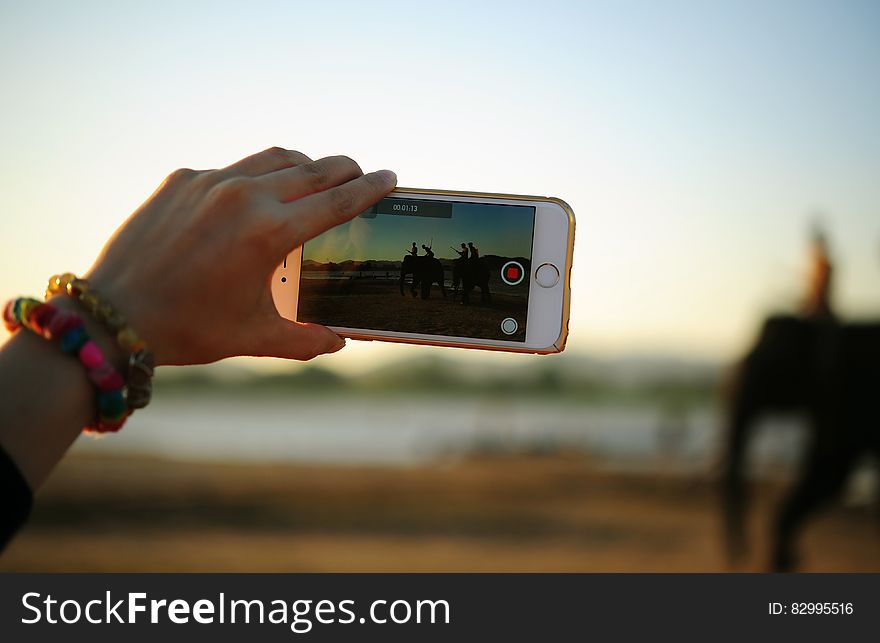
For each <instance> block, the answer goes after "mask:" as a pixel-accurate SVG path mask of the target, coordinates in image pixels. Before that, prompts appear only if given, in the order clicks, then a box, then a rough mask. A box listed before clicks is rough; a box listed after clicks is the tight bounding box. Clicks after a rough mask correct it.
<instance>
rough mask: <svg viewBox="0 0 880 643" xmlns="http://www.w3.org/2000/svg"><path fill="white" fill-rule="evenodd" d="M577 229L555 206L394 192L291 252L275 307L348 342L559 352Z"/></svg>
mask: <svg viewBox="0 0 880 643" xmlns="http://www.w3.org/2000/svg"><path fill="white" fill-rule="evenodd" d="M574 225H575V222H574V213H573V212H572V210H571V208H570V207H569V206H568V205H567V204H566V203H565V202H563V201H561V200H559V199H555V198H550V197H533V196H517V195H508V194H483V193H476V192H452V191H446V190H417V189H410V188H398V189H396V190H394V191H393V192H392V193H390V194H389V195H388V196H387V197H385V198H384V199H382V200H381V201H380V202H379V203H377V204H376V205H374V206H373V207H372V208H370V209H369V210H367V211H366V212H363V213H361V214H360V215H358V216H357V217H355V218H354V219H352V220H351V221H349V222H348V223H344V224H342V225H340V226H337V227H335V228H333V229H331V230H328V231H327V232H325V233H323V234H321V235H319V236H318V237H315V238H314V239H312V240H310V241H308V242H306V243H305V244H304V245H303V246H302V247H300V248H296V249H294V250H293V251H292V252H291V253H290V254H289V255H288V256H287V258H286V259H285V261H284V263H282V265H280V266H279V267H278V268H277V270H276V271H275V274H274V275H273V277H272V296H273V298H274V300H275V306H276V307H277V308H278V312H279V313H280V314H281V315H282V316H283V317H285V318H287V319H291V320H296V321H303V322H315V323H319V324H323V325H325V326H329V327H330V328H331V329H332V330H334V331H335V332H336V333H338V334H339V335H341V336H343V337H349V338H352V339H361V340H380V341H390V342H407V343H412V344H428V345H432V346H455V347H459V348H482V349H489V350H501V351H512V352H523V353H558V352H561V351H562V350H563V349H564V347H565V341H566V338H567V336H568V314H569V304H570V299H571V288H570V283H569V281H570V276H571V262H572V252H573V248H574Z"/></svg>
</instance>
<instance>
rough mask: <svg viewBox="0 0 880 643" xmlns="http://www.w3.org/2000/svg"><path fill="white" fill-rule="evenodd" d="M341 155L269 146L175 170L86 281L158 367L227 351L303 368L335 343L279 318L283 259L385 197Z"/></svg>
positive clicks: (378, 178) (386, 174)
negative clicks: (274, 289)
mask: <svg viewBox="0 0 880 643" xmlns="http://www.w3.org/2000/svg"><path fill="white" fill-rule="evenodd" d="M396 181H397V178H396V176H395V175H394V173H393V172H390V171H388V170H381V171H379V172H373V173H370V174H363V172H361V169H360V167H358V165H357V163H355V162H354V161H352V160H351V159H350V158H347V157H344V156H331V157H328V158H324V159H320V160H318V161H312V160H311V159H310V158H309V157H307V156H305V155H304V154H300V153H299V152H293V151H289V150H285V149H281V148H277V147H275V148H271V149H268V150H265V151H263V152H260V153H258V154H255V155H253V156H249V157H248V158H245V159H243V160H241V161H238V162H237V163H234V164H232V165H230V166H229V167H226V168H224V169H221V170H206V171H200V172H197V171H194V170H177V171H175V172H173V173H172V174H171V175H170V176H169V177H168V178H167V179H166V180H165V182H164V183H162V185H161V186H160V187H159V189H158V190H156V192H155V193H154V194H153V195H152V196H151V197H150V198H149V199H147V201H146V202H145V203H144V204H143V205H142V206H141V207H140V208H139V209H138V210H137V211H135V213H134V214H132V215H131V217H129V219H128V220H127V221H126V222H125V223H124V224H123V225H122V226H121V227H120V228H119V229H118V230H117V231H116V233H115V234H114V235H113V237H111V239H110V241H109V242H108V243H107V245H106V246H105V247H104V249H103V251H102V252H101V255H100V256H99V257H98V260H97V261H96V262H95V265H94V266H93V267H92V269H91V270H90V271H89V273H88V274H87V275H86V276H87V277H88V279H89V281H90V282H91V283H92V286H93V287H94V288H95V289H96V290H97V291H98V292H100V293H101V294H102V295H103V296H104V297H106V299H107V300H108V301H109V302H111V303H112V304H113V305H114V307H116V309H117V310H118V311H119V312H120V313H121V314H122V315H124V316H125V317H126V319H127V320H128V322H129V323H130V324H131V326H132V327H133V328H134V329H135V330H136V331H137V332H138V333H139V334H140V335H141V336H142V337H143V338H144V339H145V340H146V342H147V343H148V344H149V346H150V348H151V350H152V351H153V352H154V354H155V357H156V363H157V364H200V363H207V362H213V361H216V360H218V359H222V358H224V357H230V356H233V355H268V356H274V357H284V358H292V359H300V360H307V359H311V358H313V357H315V356H317V355H321V354H322V353H330V352H334V351H337V350H339V349H340V348H342V347H343V346H344V345H345V342H344V340H343V339H341V338H340V337H338V336H337V335H336V334H334V333H333V332H332V331H330V330H329V329H328V328H326V327H324V326H320V325H318V324H301V323H296V322H291V321H289V320H286V319H284V318H282V317H281V316H280V315H279V314H278V312H277V311H276V309H275V305H274V303H273V301H272V295H271V291H270V279H271V277H272V273H273V271H274V270H275V268H276V266H278V264H279V263H281V261H282V260H283V258H284V257H285V255H287V253H289V252H290V251H291V250H292V249H294V248H296V247H297V246H300V245H302V244H303V243H304V242H305V241H308V240H309V239H311V238H312V237H314V236H316V235H318V234H320V233H321V232H324V231H325V230H327V229H328V228H331V227H333V226H335V225H338V224H340V223H344V222H345V221H348V220H349V219H351V218H353V217H354V216H356V215H357V214H358V213H360V212H363V211H364V210H366V209H367V208H368V207H370V206H371V205H373V204H374V203H376V202H377V201H379V200H380V199H381V198H382V197H384V196H385V195H386V194H388V192H390V191H391V190H392V189H394V186H395V184H396Z"/></svg>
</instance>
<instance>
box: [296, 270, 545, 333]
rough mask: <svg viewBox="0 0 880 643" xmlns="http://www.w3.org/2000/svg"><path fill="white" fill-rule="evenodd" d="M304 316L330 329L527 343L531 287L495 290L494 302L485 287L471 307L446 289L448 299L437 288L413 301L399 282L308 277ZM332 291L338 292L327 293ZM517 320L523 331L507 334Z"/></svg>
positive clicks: (302, 307) (301, 314)
mask: <svg viewBox="0 0 880 643" xmlns="http://www.w3.org/2000/svg"><path fill="white" fill-rule="evenodd" d="M302 284H303V285H302V288H303V290H302V293H303V294H302V299H301V303H300V309H299V313H298V318H299V319H300V320H301V321H313V322H319V323H322V324H325V325H327V326H347V327H353V326H354V327H357V328H370V329H373V330H391V331H401V332H413V333H433V334H438V335H451V336H456V337H481V338H488V339H505V340H518V341H523V340H525V317H526V313H527V311H528V298H527V296H526V295H527V289H526V291H525V292H524V291H523V289H522V288H517V289H515V290H513V289H511V288H509V287H507V290H506V291H505V290H504V289H502V288H492V287H491V286H490V290H492V294H491V302H490V303H484V302H481V299H480V291H479V289H475V290H474V291H473V292H472V293H471V303H470V305H468V306H465V305H463V304H462V303H461V296H460V295H459V296H458V297H454V296H453V291H452V289H451V288H449V287H447V288H446V291H447V292H446V294H447V296H446V297H445V298H444V297H443V294H442V293H441V291H440V288H439V287H438V286H437V285H436V284H434V286H433V287H432V288H431V293H430V297H429V298H428V299H422V298H421V297H415V298H414V297H412V295H411V294H410V285H409V284H408V283H407V284H404V293H405V294H404V295H401V294H400V286H399V282H398V281H397V280H396V279H350V280H323V279H304V280H303V281H302ZM328 287H332V289H333V292H334V294H326V293H327V292H328V290H326V289H327V288H328ZM506 317H513V318H514V319H516V320H517V322H518V323H519V325H520V329H519V331H518V332H516V333H514V334H513V335H505V334H504V333H502V332H501V321H502V320H503V319H505V318H506Z"/></svg>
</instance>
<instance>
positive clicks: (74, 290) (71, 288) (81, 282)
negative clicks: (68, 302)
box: [67, 279, 89, 298]
mask: <svg viewBox="0 0 880 643" xmlns="http://www.w3.org/2000/svg"><path fill="white" fill-rule="evenodd" d="M88 289H89V282H88V281H86V280H85V279H72V280H71V281H70V283H69V284H67V294H68V295H70V296H71V297H74V298H78V297H82V295H83V293H85V292H86V291H88Z"/></svg>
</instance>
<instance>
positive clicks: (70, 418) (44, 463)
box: [0, 297, 124, 490]
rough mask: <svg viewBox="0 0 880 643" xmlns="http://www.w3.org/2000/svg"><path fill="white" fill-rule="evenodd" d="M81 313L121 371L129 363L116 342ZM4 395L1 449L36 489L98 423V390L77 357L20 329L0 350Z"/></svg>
mask: <svg viewBox="0 0 880 643" xmlns="http://www.w3.org/2000/svg"><path fill="white" fill-rule="evenodd" d="M52 303H53V304H54V305H56V306H58V307H59V308H62V307H63V308H71V309H77V305H76V303H75V302H74V301H73V300H71V299H69V298H68V297H56V298H55V299H53V300H52ZM77 310H78V309H77ZM78 312H80V314H81V315H82V316H83V320H84V322H85V326H86V329H87V331H88V334H89V336H90V337H91V338H92V339H93V340H94V341H95V342H96V343H98V345H99V346H100V347H101V349H102V350H103V351H104V354H105V355H106V356H107V358H108V359H110V360H112V363H113V364H114V366H116V367H117V368H120V367H122V366H123V364H120V361H124V358H123V356H122V355H121V353H120V351H119V350H118V349H117V348H116V347H115V345H114V342H113V341H112V338H110V337H109V335H108V334H107V332H106V331H105V330H104V329H103V328H102V327H101V326H100V325H99V324H98V323H97V322H96V321H94V320H92V319H90V318H88V315H87V314H86V313H85V312H83V311H81V310H78ZM0 391H2V395H0V446H2V447H3V449H4V450H5V451H6V452H7V453H8V454H9V456H10V457H11V458H12V460H13V462H15V464H16V466H17V467H18V469H19V471H21V474H22V476H24V478H25V480H26V481H27V482H28V484H29V485H30V487H31V489H33V490H36V489H37V488H38V487H39V486H40V485H41V484H42V483H43V482H44V481H45V480H46V478H47V477H48V476H49V472H50V471H51V470H52V469H53V468H54V467H55V465H56V464H57V463H58V461H59V460H60V459H61V458H62V457H63V455H64V453H65V452H66V451H67V449H68V448H69V447H70V445H71V444H72V443H73V441H74V440H75V439H76V437H77V436H78V435H79V434H80V432H81V431H82V429H83V427H84V426H87V425H88V424H89V423H90V422H91V421H92V420H93V419H94V417H95V389H94V386H93V385H92V384H91V382H90V381H89V379H88V377H87V375H86V370H85V369H84V368H83V366H82V364H80V363H79V361H78V360H77V359H76V358H75V357H73V356H70V355H65V354H64V353H63V352H61V350H60V348H59V347H58V345H57V344H56V343H54V342H49V341H47V340H45V339H43V338H42V337H39V336H37V335H35V334H34V333H32V332H30V331H28V330H26V329H21V330H19V331H17V332H16V333H15V334H14V335H13V336H12V337H10V338H9V340H8V341H7V342H6V343H5V344H3V345H2V346H0Z"/></svg>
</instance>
